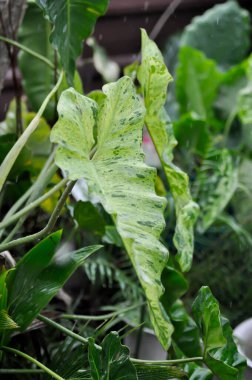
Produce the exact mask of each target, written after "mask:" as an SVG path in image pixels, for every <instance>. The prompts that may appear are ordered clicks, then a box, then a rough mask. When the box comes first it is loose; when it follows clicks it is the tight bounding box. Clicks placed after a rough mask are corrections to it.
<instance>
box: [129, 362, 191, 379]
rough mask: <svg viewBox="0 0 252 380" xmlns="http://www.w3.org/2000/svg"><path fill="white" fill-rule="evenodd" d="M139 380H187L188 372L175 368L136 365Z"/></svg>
mask: <svg viewBox="0 0 252 380" xmlns="http://www.w3.org/2000/svg"><path fill="white" fill-rule="evenodd" d="M135 368H136V371H137V379H138V380H153V379H155V380H168V379H173V380H174V379H175V378H176V379H187V375H186V372H184V371H183V370H181V369H179V368H176V367H173V366H166V367H161V366H158V365H150V364H135Z"/></svg>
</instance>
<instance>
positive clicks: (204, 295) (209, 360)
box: [193, 286, 246, 380]
mask: <svg viewBox="0 0 252 380" xmlns="http://www.w3.org/2000/svg"><path fill="white" fill-rule="evenodd" d="M193 314H194V318H195V321H196V323H197V325H198V327H199V329H200V331H201V335H202V338H203V343H204V361H205V363H206V365H207V366H208V367H209V368H210V369H211V371H212V372H213V373H214V374H215V375H217V376H218V378H219V379H220V380H239V379H241V378H242V377H241V376H242V373H243V370H244V368H245V365H246V361H245V359H244V358H243V357H242V356H241V355H240V354H239V353H238V351H237V347H236V344H235V342H234V339H233V336H232V333H233V332H232V329H231V327H230V324H229V322H228V320H227V319H225V318H222V317H221V314H220V309H219V304H218V302H217V300H216V299H215V298H214V296H213V295H212V293H211V291H210V289H209V288H208V287H207V286H205V287H202V288H201V289H200V291H199V294H198V297H197V298H196V300H195V302H194V304H193Z"/></svg>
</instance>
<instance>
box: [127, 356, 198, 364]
mask: <svg viewBox="0 0 252 380" xmlns="http://www.w3.org/2000/svg"><path fill="white" fill-rule="evenodd" d="M130 360H131V361H132V363H136V364H138V363H144V364H146V365H148V364H150V365H153V364H158V365H172V364H183V363H190V362H201V361H203V357H202V356H197V357H195V358H182V359H173V360H142V359H135V358H131V359H130Z"/></svg>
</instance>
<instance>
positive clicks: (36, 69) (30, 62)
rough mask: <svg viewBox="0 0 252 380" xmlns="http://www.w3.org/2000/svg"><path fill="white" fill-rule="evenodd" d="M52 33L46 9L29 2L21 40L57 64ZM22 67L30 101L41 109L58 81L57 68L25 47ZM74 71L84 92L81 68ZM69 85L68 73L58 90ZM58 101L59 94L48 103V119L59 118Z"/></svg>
mask: <svg viewBox="0 0 252 380" xmlns="http://www.w3.org/2000/svg"><path fill="white" fill-rule="evenodd" d="M50 33H51V25H50V23H49V21H48V20H47V19H45V18H44V17H43V12H42V10H41V9H40V8H39V7H38V6H37V5H36V4H35V2H28V4H27V9H26V13H25V16H24V20H23V22H22V26H21V28H20V31H19V41H20V42H21V43H22V44H23V45H24V46H27V47H28V48H30V49H32V50H33V51H35V52H36V53H39V54H40V55H42V56H43V57H45V58H47V60H48V61H50V62H51V63H52V64H54V60H55V55H54V49H53V47H52V46H51V44H50V41H49V37H50ZM19 68H20V70H21V73H22V85H23V87H24V91H25V94H26V95H27V97H28V101H29V105H30V107H31V109H32V110H33V111H35V112H37V111H38V109H39V108H40V106H41V104H42V102H43V100H44V99H45V97H46V96H47V95H48V93H49V92H50V91H51V89H52V88H53V86H54V85H55V73H54V70H53V69H52V68H51V67H49V66H48V65H47V64H45V63H44V62H42V61H40V60H39V59H37V58H35V57H33V56H31V55H30V54H28V53H26V52H25V51H21V52H20V55H19ZM73 75H74V87H75V88H76V90H78V91H80V92H81V91H82V84H81V80H80V78H79V75H78V73H77V72H74V74H73ZM67 87H68V86H67V83H66V79H65V77H64V78H63V81H62V84H61V86H60V88H59V91H58V93H60V92H61V91H63V90H65V89H66V88H67ZM56 101H57V96H56V95H55V96H54V97H53V98H52V99H51V100H50V102H49V103H48V105H47V107H46V110H45V113H44V114H45V117H46V119H49V120H52V119H54V118H55V116H56V115H55V102H56Z"/></svg>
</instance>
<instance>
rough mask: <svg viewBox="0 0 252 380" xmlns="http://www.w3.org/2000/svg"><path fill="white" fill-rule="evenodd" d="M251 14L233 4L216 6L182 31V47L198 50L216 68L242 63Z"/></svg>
mask: <svg viewBox="0 0 252 380" xmlns="http://www.w3.org/2000/svg"><path fill="white" fill-rule="evenodd" d="M250 32H251V26H250V15H249V12H248V11H247V10H246V9H242V8H241V7H240V6H239V4H238V2H236V1H226V2H225V4H218V5H215V6H214V7H213V8H211V9H209V10H207V11H206V12H205V13H204V14H203V15H201V16H198V17H195V18H194V19H193V20H192V22H191V23H190V24H189V25H188V26H187V27H186V28H185V30H184V32H183V34H182V39H181V45H186V46H191V47H193V48H195V49H198V50H201V51H202V52H204V53H205V55H206V56H207V57H208V58H211V59H213V60H215V61H216V62H217V63H218V64H219V65H222V66H224V67H228V66H230V65H234V64H236V63H239V62H241V61H242V60H243V59H244V58H245V57H246V54H247V52H248V49H249V46H250Z"/></svg>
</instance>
